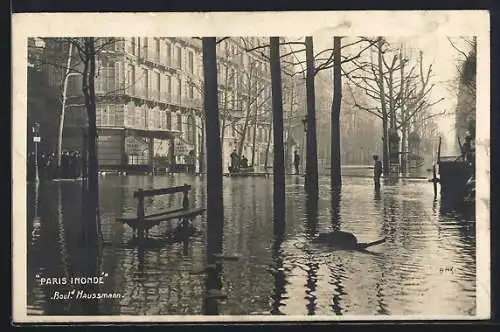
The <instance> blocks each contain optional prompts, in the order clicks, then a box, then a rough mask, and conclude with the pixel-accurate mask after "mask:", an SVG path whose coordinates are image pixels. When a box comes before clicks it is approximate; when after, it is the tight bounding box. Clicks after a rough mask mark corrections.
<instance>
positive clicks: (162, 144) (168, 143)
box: [28, 37, 287, 170]
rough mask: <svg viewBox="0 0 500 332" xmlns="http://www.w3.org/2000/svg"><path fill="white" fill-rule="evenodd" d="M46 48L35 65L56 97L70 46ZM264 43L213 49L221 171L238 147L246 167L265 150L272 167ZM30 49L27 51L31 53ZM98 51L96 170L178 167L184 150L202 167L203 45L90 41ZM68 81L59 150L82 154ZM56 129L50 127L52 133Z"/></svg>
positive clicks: (76, 88) (81, 121)
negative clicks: (164, 163) (164, 162)
mask: <svg viewBox="0 0 500 332" xmlns="http://www.w3.org/2000/svg"><path fill="white" fill-rule="evenodd" d="M44 42H45V46H44V51H43V52H42V53H43V55H42V56H41V59H37V61H39V62H40V63H44V64H45V65H44V66H42V67H43V69H42V72H44V73H46V75H45V77H49V76H52V84H51V85H50V86H51V89H52V90H53V92H54V94H55V95H59V96H60V95H61V94H62V90H63V89H62V88H63V86H64V77H65V73H64V70H61V68H63V67H65V65H62V64H65V63H67V59H68V55H69V50H70V47H69V43H68V42H67V41H65V40H64V39H61V38H45V39H44ZM266 43H268V41H267V39H263V38H253V37H245V38H227V39H224V40H221V42H220V43H218V46H217V55H218V60H219V64H218V66H219V68H218V72H219V77H218V82H219V100H220V103H219V108H220V114H221V119H220V120H221V135H222V138H223V139H222V142H223V145H222V147H223V156H222V157H223V166H224V168H226V166H227V165H228V163H229V160H228V158H229V154H230V153H231V151H232V150H233V149H235V148H236V149H237V150H240V149H241V152H242V154H243V155H245V156H247V158H248V159H249V161H251V156H252V155H253V157H254V158H253V159H254V164H255V165H256V166H263V164H264V163H265V159H266V151H268V152H267V156H268V158H267V159H268V164H271V162H272V156H270V152H271V151H272V148H270V149H267V147H268V144H267V143H268V141H269V137H271V136H270V135H269V134H270V129H271V126H270V124H271V122H270V119H271V112H270V110H271V82H270V70H269V60H268V58H267V57H266V55H265V54H266V53H267V54H268V48H266V47H264V45H266ZM259 45H261V46H263V48H261V49H259V50H258V51H255V52H246V51H245V50H246V49H249V48H253V47H258V46H259ZM35 49H36V48H33V50H31V51H30V52H31V53H32V54H34V53H33V52H34V50H35ZM96 50H98V52H97V56H96V77H95V91H96V98H97V127H98V155H99V165H100V167H101V169H118V170H121V169H132V168H136V169H142V170H150V169H151V167H153V166H154V164H156V161H157V160H159V159H160V158H164V160H167V161H170V163H173V161H175V164H176V165H179V166H182V165H183V164H184V163H185V157H186V155H187V154H188V153H189V152H190V151H194V153H195V155H196V161H197V162H196V164H197V168H198V169H200V168H201V166H202V165H204V163H205V157H206V156H205V152H204V151H205V149H204V143H203V142H204V141H205V138H204V137H203V136H204V112H203V65H202V48H201V40H200V39H196V38H178V37H175V38H174V37H131V38H96ZM77 53H78V50H77V48H76V47H73V48H72V56H71V66H70V67H74V68H76V69H81V68H82V66H83V64H82V63H81V59H80V58H79V56H78V54H77ZM54 64H56V65H54ZM54 73H56V74H55V75H54ZM283 79H284V80H287V76H286V75H283ZM67 81H68V82H67V85H68V87H67V93H66V95H67V102H66V110H65V118H64V132H63V147H64V148H67V149H82V146H83V135H84V134H83V133H84V131H85V130H82V129H84V128H85V127H86V126H87V117H86V111H85V108H84V105H83V97H82V92H81V91H82V80H81V76H79V75H76V74H75V75H70V76H68V79H67ZM35 90H36V89H35ZM28 97H29V98H30V96H28ZM61 108H62V105H57V103H56V104H54V105H52V106H51V107H50V110H45V111H46V112H47V113H50V114H52V115H55V118H57V119H59V114H60V112H61V111H60V109H61ZM35 113H36V112H35ZM53 113H55V114H53ZM56 122H57V121H56ZM51 123H52V124H54V121H51ZM55 127H57V126H55ZM54 130H56V128H54V126H52V127H51V129H50V132H51V133H53V132H54ZM56 131H57V130H56ZM47 135H49V134H47ZM52 136H54V135H52ZM55 136H56V135H55ZM55 144H57V142H54V140H51V144H49V145H52V147H49V149H52V150H53V151H54V150H55V146H54V145H55ZM254 147H255V148H254ZM179 169H182V167H180V168H179Z"/></svg>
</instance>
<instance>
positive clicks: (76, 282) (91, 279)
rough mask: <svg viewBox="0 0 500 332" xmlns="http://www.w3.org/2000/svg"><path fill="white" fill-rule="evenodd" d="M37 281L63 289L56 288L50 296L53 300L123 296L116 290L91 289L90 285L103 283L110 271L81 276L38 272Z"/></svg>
mask: <svg viewBox="0 0 500 332" xmlns="http://www.w3.org/2000/svg"><path fill="white" fill-rule="evenodd" d="M35 277H36V280H37V283H38V284H39V285H40V286H42V287H48V286H59V287H61V289H58V290H54V291H53V292H52V295H51V296H50V299H51V300H101V299H121V298H122V297H123V296H122V294H120V293H115V292H96V291H92V290H89V289H88V288H89V286H97V285H103V284H104V283H105V281H106V278H108V277H109V275H108V273H105V272H103V273H101V274H100V275H97V276H81V277H54V276H42V275H40V274H36V276H35Z"/></svg>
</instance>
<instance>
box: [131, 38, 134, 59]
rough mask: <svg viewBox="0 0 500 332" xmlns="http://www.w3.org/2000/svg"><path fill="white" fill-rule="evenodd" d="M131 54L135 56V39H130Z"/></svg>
mask: <svg viewBox="0 0 500 332" xmlns="http://www.w3.org/2000/svg"><path fill="white" fill-rule="evenodd" d="M130 53H132V55H135V37H132V38H130Z"/></svg>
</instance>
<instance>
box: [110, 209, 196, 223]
mask: <svg viewBox="0 0 500 332" xmlns="http://www.w3.org/2000/svg"><path fill="white" fill-rule="evenodd" d="M204 211H205V209H204V208H193V209H188V210H184V209H183V210H178V211H176V210H174V211H168V212H166V213H162V214H158V213H157V214H153V215H149V216H145V217H144V221H143V222H144V223H145V224H149V223H155V225H156V224H157V223H158V222H160V221H167V220H171V219H177V218H182V217H190V216H195V215H198V214H202V213H203V212H204ZM116 221H118V222H122V223H127V224H128V225H132V224H135V223H137V221H138V220H137V216H134V215H125V216H121V217H118V218H116Z"/></svg>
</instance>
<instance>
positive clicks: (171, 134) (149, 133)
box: [125, 128, 182, 139]
mask: <svg viewBox="0 0 500 332" xmlns="http://www.w3.org/2000/svg"><path fill="white" fill-rule="evenodd" d="M125 133H126V134H127V135H132V136H139V137H147V138H149V137H152V138H157V139H174V138H176V137H179V136H180V135H181V134H182V132H180V131H178V130H150V129H136V128H127V129H125Z"/></svg>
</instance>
